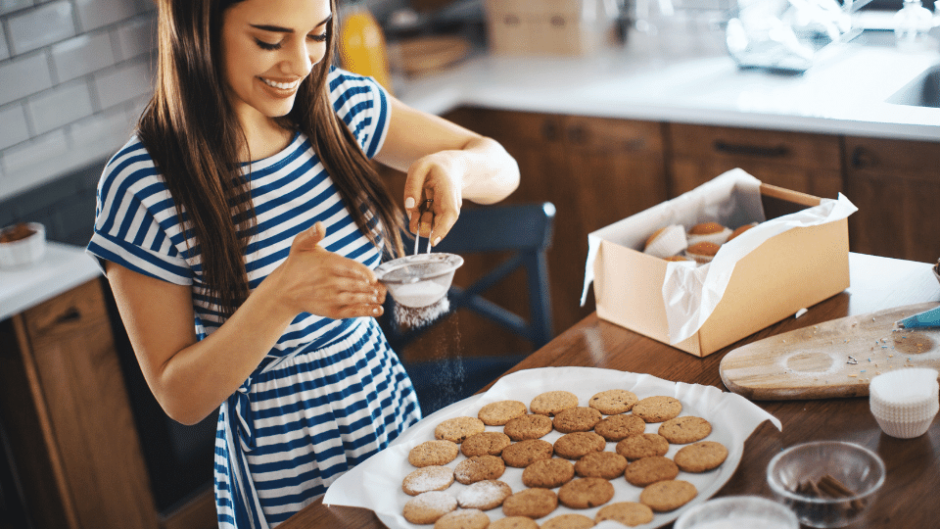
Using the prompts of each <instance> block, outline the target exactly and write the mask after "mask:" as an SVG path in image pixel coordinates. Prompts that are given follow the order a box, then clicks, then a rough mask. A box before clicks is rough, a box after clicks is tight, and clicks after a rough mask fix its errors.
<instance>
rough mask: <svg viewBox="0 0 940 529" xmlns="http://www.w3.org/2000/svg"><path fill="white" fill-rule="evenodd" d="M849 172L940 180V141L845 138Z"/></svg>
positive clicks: (928, 180) (916, 179)
mask: <svg viewBox="0 0 940 529" xmlns="http://www.w3.org/2000/svg"><path fill="white" fill-rule="evenodd" d="M845 167H846V170H847V172H848V174H849V175H850V176H851V175H859V176H869V177H889V178H902V179H904V180H908V181H922V182H933V183H937V182H940V143H935V142H927V141H908V140H885V139H879V138H846V139H845Z"/></svg>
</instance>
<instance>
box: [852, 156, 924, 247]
mask: <svg viewBox="0 0 940 529" xmlns="http://www.w3.org/2000/svg"><path fill="white" fill-rule="evenodd" d="M845 146H846V149H845V167H846V196H848V197H849V199H850V200H852V202H853V203H854V204H855V205H856V206H857V207H858V211H857V212H856V213H854V214H853V215H852V216H851V217H849V241H850V242H849V244H850V248H851V250H852V251H853V252H859V253H868V254H872V255H880V256H884V257H896V258H900V259H910V260H914V261H924V262H936V261H937V259H938V258H940V235H938V233H937V227H938V226H940V143H934V142H916V141H903V140H883V139H874V138H846V140H845Z"/></svg>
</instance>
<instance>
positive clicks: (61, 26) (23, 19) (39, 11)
mask: <svg viewBox="0 0 940 529" xmlns="http://www.w3.org/2000/svg"><path fill="white" fill-rule="evenodd" d="M7 26H8V27H9V28H10V41H11V44H10V46H11V51H12V52H13V53H14V54H21V53H26V52H29V51H33V50H35V49H39V48H41V47H43V46H46V45H49V44H52V43H53V42H58V41H60V40H62V39H67V38H69V37H71V36H73V35H75V33H76V32H75V20H74V18H73V17H72V3H71V2H69V1H67V0H61V1H59V2H52V3H49V4H44V5H42V6H40V7H37V8H35V9H28V10H25V11H23V12H22V13H17V14H15V15H12V16H10V17H9V19H8V20H7Z"/></svg>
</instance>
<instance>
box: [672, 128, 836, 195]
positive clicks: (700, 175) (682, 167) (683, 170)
mask: <svg viewBox="0 0 940 529" xmlns="http://www.w3.org/2000/svg"><path fill="white" fill-rule="evenodd" d="M666 130H667V138H668V139H667V141H668V145H669V147H670V150H671V152H670V160H669V171H670V180H671V189H670V196H671V197H675V196H678V195H681V194H682V193H685V192H686V191H690V190H692V189H694V188H696V187H698V186H699V185H701V184H703V183H705V182H707V181H709V180H711V179H712V178H714V177H716V176H718V175H720V174H721V173H724V172H725V171H728V170H730V169H734V168H736V167H740V168H741V169H744V170H745V171H747V172H748V173H750V174H752V175H754V176H755V177H757V178H758V179H760V180H761V181H762V182H766V183H768V184H773V185H776V186H780V187H784V188H787V189H791V190H793V191H801V192H803V193H809V194H811V195H815V196H817V197H822V198H837V197H838V195H839V192H841V191H842V143H841V139H840V137H839V136H833V135H826V134H809V133H802V132H783V131H773V130H756V129H743V128H732V127H715V126H708V125H690V124H681V123H670V124H669V125H668V126H667V127H666Z"/></svg>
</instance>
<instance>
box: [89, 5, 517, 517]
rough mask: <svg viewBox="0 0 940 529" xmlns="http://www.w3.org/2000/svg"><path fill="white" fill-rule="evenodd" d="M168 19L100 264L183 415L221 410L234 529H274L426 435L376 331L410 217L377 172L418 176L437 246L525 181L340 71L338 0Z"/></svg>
mask: <svg viewBox="0 0 940 529" xmlns="http://www.w3.org/2000/svg"><path fill="white" fill-rule="evenodd" d="M158 4H159V24H158V33H159V35H158V39H159V40H158V44H159V63H158V72H157V80H156V81H157V82H156V87H155V91H154V96H153V98H152V100H151V102H150V104H149V105H148V107H147V109H146V110H145V111H144V113H143V115H142V117H141V119H140V121H139V123H138V130H137V135H136V137H134V138H133V139H132V140H131V141H130V142H128V143H127V144H126V145H125V146H124V148H122V149H121V150H120V151H119V152H118V153H117V154H116V155H115V156H114V157H113V158H112V159H111V160H110V161H109V162H108V165H107V167H106V168H105V170H104V173H103V175H102V179H101V182H100V184H99V193H98V208H97V209H98V211H97V218H96V222H95V233H94V236H93V238H92V240H91V242H90V244H89V246H88V251H89V252H90V253H91V254H93V255H95V256H96V257H98V258H99V259H100V262H101V263H102V266H103V268H104V269H105V273H106V274H107V277H108V280H109V281H110V283H111V287H112V289H113V291H114V295H115V298H116V300H117V304H118V308H119V310H120V313H121V317H122V319H123V321H124V325H125V327H126V328H127V331H128V335H129V337H130V340H131V343H132V345H133V347H134V351H135V354H136V356H137V359H138V361H139V363H140V366H141V369H142V371H143V373H144V376H145V378H146V380H147V383H148V385H149V386H150V388H151V390H152V391H153V393H154V395H155V396H156V398H157V400H158V401H159V402H160V404H161V406H162V407H163V409H164V410H165V411H166V412H167V414H168V415H169V416H170V417H172V418H173V419H175V420H177V421H179V422H181V423H185V424H193V423H196V422H198V421H200V420H201V419H203V418H205V417H207V416H208V415H209V414H210V413H212V412H213V411H214V410H215V409H217V408H219V410H220V414H219V423H218V431H217V443H216V457H215V492H216V505H217V509H218V516H219V523H220V525H221V526H223V527H239V528H245V527H254V528H264V527H272V526H274V525H276V524H278V523H280V522H282V521H284V520H285V519H287V518H288V517H289V516H290V515H291V514H293V513H295V512H297V511H298V510H299V509H300V508H301V507H303V506H304V505H306V504H308V503H310V502H311V501H312V500H313V499H315V498H317V497H318V496H320V495H321V494H323V492H324V491H325V489H326V487H327V486H329V484H330V483H331V482H332V481H334V480H335V479H336V478H337V477H338V476H339V475H340V474H342V473H343V472H344V471H346V470H348V469H349V468H351V467H352V466H353V465H355V464H356V463H358V462H360V461H362V460H363V459H365V458H367V457H368V456H370V455H371V454H373V453H375V452H376V451H378V450H381V449H382V448H384V447H385V446H387V445H388V443H389V442H390V441H391V440H393V439H394V438H395V437H396V436H397V435H398V434H399V433H401V432H402V431H403V430H404V429H405V428H407V427H408V426H409V425H411V424H413V423H414V422H416V421H417V420H419V419H420V417H421V412H420V409H419V408H418V406H417V399H416V398H415V395H414V391H413V388H412V386H411V383H410V381H409V380H408V377H407V375H406V374H405V372H404V370H403V369H402V367H401V365H400V364H399V363H398V361H397V359H396V356H395V354H394V353H393V352H392V351H390V350H389V347H388V344H387V342H386V341H385V337H384V336H383V335H382V333H381V330H380V329H379V327H378V325H377V323H376V321H375V319H374V317H375V316H379V315H381V314H382V302H383V300H384V298H385V289H384V288H383V287H382V285H381V284H379V283H378V282H377V281H376V279H375V275H374V274H373V272H372V269H373V268H374V267H375V266H377V265H378V264H379V262H380V261H381V259H382V256H383V252H384V253H385V254H386V255H390V254H392V253H394V252H393V251H397V253H401V252H402V243H401V239H400V237H399V236H398V233H399V228H400V227H401V225H402V224H403V220H402V218H403V217H402V215H401V212H400V211H399V210H398V208H397V207H396V206H395V203H394V201H393V200H392V198H391V197H390V196H389V194H388V192H387V191H386V189H385V187H384V185H383V184H382V182H381V181H380V180H379V179H378V176H377V174H376V173H375V171H374V170H373V169H372V167H371V166H370V164H369V161H368V158H370V157H374V159H375V160H377V161H378V162H380V163H383V164H386V165H388V166H391V167H393V168H396V169H399V170H402V171H407V173H408V176H407V181H406V186H405V188H406V189H405V196H404V200H405V206H406V210H407V211H406V213H407V215H408V217H409V221H410V226H409V228H410V229H411V231H413V232H414V231H416V230H417V229H418V227H419V226H418V225H419V215H418V214H417V213H418V206H419V205H421V204H425V203H427V204H428V205H429V206H430V208H431V210H432V211H433V213H434V220H433V226H426V225H423V226H422V231H423V232H424V233H423V235H424V236H427V235H428V234H429V233H430V232H433V234H434V243H435V244H436V243H437V242H439V241H440V239H441V238H443V237H444V236H446V235H447V232H448V231H449V230H450V228H451V227H452V226H453V223H454V222H455V221H456V219H457V216H458V213H459V210H460V206H461V201H462V200H463V199H464V198H466V199H469V200H473V201H475V202H479V203H492V202H496V201H498V200H501V199H502V198H504V197H505V196H507V195H508V194H509V193H511V192H512V191H513V189H515V187H516V186H517V185H518V178H519V175H518V168H517V166H516V164H515V161H514V160H513V159H512V158H511V157H510V156H509V155H508V154H506V152H505V150H503V149H502V147H500V146H499V144H497V143H496V142H494V141H492V140H489V139H486V138H482V137H480V136H478V135H476V134H473V133H471V132H469V131H467V130H465V129H463V128H461V127H458V126H456V125H454V124H451V123H449V122H446V121H444V120H442V119H439V118H436V117H433V116H429V115H427V114H424V113H421V112H418V111H415V110H413V109H410V108H408V107H407V106H405V105H403V104H402V103H400V102H398V101H396V100H395V99H394V98H392V97H390V96H389V95H388V94H387V93H385V92H384V91H383V90H382V89H381V87H379V86H378V85H377V84H376V83H375V82H374V81H372V80H371V79H368V78H363V77H360V76H356V75H352V74H350V73H348V72H344V71H342V70H339V69H336V68H335V67H333V66H332V65H331V62H330V58H331V57H333V49H334V45H335V28H336V22H335V17H334V13H335V10H336V6H335V2H334V1H333V0H243V1H224V0H201V1H195V0H161V1H160V2H158ZM181 220H183V221H185V224H181ZM422 224H423V223H422Z"/></svg>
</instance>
